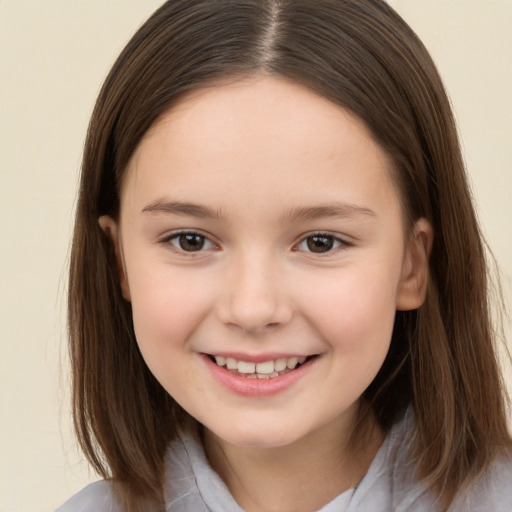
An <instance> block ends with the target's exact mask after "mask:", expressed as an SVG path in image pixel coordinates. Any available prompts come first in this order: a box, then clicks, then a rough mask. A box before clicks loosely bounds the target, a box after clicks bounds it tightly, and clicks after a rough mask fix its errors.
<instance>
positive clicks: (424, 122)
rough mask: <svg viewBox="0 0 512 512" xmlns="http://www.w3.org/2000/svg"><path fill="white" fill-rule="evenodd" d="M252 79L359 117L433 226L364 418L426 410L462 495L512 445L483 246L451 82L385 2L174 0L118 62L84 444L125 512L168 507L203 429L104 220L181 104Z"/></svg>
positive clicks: (83, 380)
mask: <svg viewBox="0 0 512 512" xmlns="http://www.w3.org/2000/svg"><path fill="white" fill-rule="evenodd" d="M255 74H266V75H271V76H277V77H284V78H286V79H289V80H292V81H295V82H297V83H300V84H302V85H304V86H306V87H308V88H310V89H311V90H313V91H315V92H316V93H318V94H320V95H322V96H323V97H325V98H327V99H329V100H330V101H332V102H334V103H335V104H337V105H340V106H341V107H343V108H346V109H348V110H349V111H351V112H353V113H354V114H355V115H357V116H358V117H359V118H360V119H361V120H362V121H363V122H364V123H365V124H366V126H367V127H368V129H369V130H370V132H371V133H372V135H373V137H374V139H375V140H376V141H377V142H378V144H380V146H381V147H382V148H383V149H384V150H385V151H386V152H387V154H388V155H389V157H390V158H391V160H392V162H393V164H394V166H393V173H394V178H395V181H396V183H397V185H398V188H399V191H400V196H401V200H402V204H403V209H404V212H405V216H406V218H407V222H408V223H409V225H410V226H411V225H412V223H413V222H414V220H416V219H418V218H420V217H425V218H427V219H428V220H429V221H430V222H431V224H432V226H433V229H434V233H435V235H434V244H433V249H432V253H431V258H430V278H429V279H430V281H429V285H428V291H427V297H426V301H425V304H424V305H423V306H422V307H421V308H420V309H419V310H416V311H411V312H397V316H396V321H395V328H394V332H393V337H392V341H391V348H390V351H389V354H388V356H387V358H386V361H385V363H384V365H383V367H382V368H381V370H380V372H379V374H378V375H377V377H376V379H375V380H374V382H373V383H372V384H371V386H370V387H369V388H368V389H367V390H366V392H365V393H364V395H363V403H364V404H365V406H366V410H367V411H371V412H372V414H374V415H375V417H376V419H377V421H378V422H379V424H380V426H381V427H382V428H383V429H385V430H388V429H389V428H390V427H391V426H392V425H393V423H395V422H396V421H397V419H398V417H399V415H400V414H401V413H402V412H403V410H404V408H405V407H408V406H410V407H412V409H413V411H414V415H415V429H416V430H415V436H414V445H413V448H412V455H413V456H414V457H415V458H416V459H417V461H418V465H419V468H420V474H419V475H418V478H424V479H425V481H427V482H428V483H429V485H431V486H432V488H433V489H436V490H438V491H439V492H441V491H442V490H444V489H454V490H457V489H460V488H461V486H463V485H465V484H467V483H468V482H470V481H471V480H472V479H473V478H475V477H476V476H477V475H478V474H480V473H481V472H482V471H484V470H485V469H486V468H488V466H489V464H490V463H491V462H492V460H493V459H494V458H495V457H496V456H497V455H498V454H499V452H500V451H503V450H505V448H506V447H507V446H508V445H509V437H508V434H507V426H506V412H505V401H504V395H505V392H504V388H503V384H502V382H501V379H500V373H499V367H498V364H497V359H496V355H495V350H494V347H493V335H492V326H491V322H490V319H489V302H488V295H487V294H488V289H487V288H488V283H487V270H486V262H485V254H484V247H483V242H482V237H481V234H480V230H479V226H478V223H477V220H476V216H475V212H474V208H473V205H472V201H471V196H470V192H469V189H468V185H467V179H466V175H465V170H464V165H463V160H462V157H461V152H460V148H459V143H458V137H457V133H456V129H455V124H454V120H453V115H452V112H451V108H450V104H449V101H448V99H447V96H446V93H445V91H444V88H443V85H442V82H441V80H440V78H439V75H438V73H437V71H436V68H435V66H434V64H433V62H432V60H431V58H430V56H429V55H428V52H427V51H426V49H425V48H424V46H423V45H422V43H421V42H420V41H419V39H418V38H417V36H416V35H415V34H414V33H413V31H412V30H411V29H410V28H409V27H408V26H407V24H406V23H405V22H404V21H403V20H402V19H401V18H400V17H399V16H398V14H396V13H395V12H394V11H393V10H392V9H391V8H390V7H389V6H388V5H387V4H386V3H385V2H384V1H381V0H216V1H212V0H170V1H168V2H167V3H165V4H164V5H163V6H162V7H161V8H160V9H158V10H157V11H156V12H155V13H154V14H153V16H152V17H151V18H150V19H149V20H148V21H147V22H146V23H145V24H144V25H143V26H142V27H141V28H140V29H139V30H138V32H137V33H136V34H135V35H134V37H133V38H132V39H131V41H130V42H129V43H128V45H127V46H126V48H125V49H124V50H123V51H122V53H121V55H120V56H119V58H118V59H117V61H116V63H115V64H114V66H113V68H112V70H111V72H110V74H109V75H108V77H107V79H106V81H105V84H104V86H103V88H102V90H101V92H100V94H99V97H98V100H97V103H96V106H95V109H94V112H93V115H92V119H91V121H90V126H89V130H88V135H87V140H86V144H85V150H84V157H83V165H82V173H81V183H80V192H79V199H78V205H77V213H76V224H75V231H74V238H73V246H72V253H71V269H70V286H69V334H70V352H71V362H72V371H73V403H74V421H75V428H76V431H77V435H78V439H79V441H80V443H81V446H82V448H83V450H84V452H85V454H86V455H87V457H88V459H89V461H90V462H91V464H92V465H93V467H94V468H95V469H96V470H97V471H98V472H99V473H100V474H101V475H102V476H103V477H104V478H111V479H112V481H113V482H114V483H115V485H116V489H117V492H118V495H119V498H120V501H121V503H123V504H124V505H123V506H124V508H125V509H126V510H133V511H136V510H149V509H150V507H153V508H154V509H159V508H161V507H162V503H163V473H164V462H163V461H164V454H165V449H166V446H167V445H168V444H169V442H170V441H171V440H172V439H173V438H174V437H175V436H176V433H177V429H178V428H179V427H180V428H183V425H184V424H186V423H187V422H189V423H192V420H191V419H190V418H189V417H188V415H187V414H186V413H185V412H184V411H183V410H182V409H181V408H180V406H178V405H177V404H176V402H175V401H174V400H173V399H172V397H170V396H169V395H168V394H167V393H166V391H165V390H164V389H163V388H162V387H161V386H160V384H159V383H158V382H157V381H156V379H155V378H154V377H153V375H152V374H151V373H150V371H149V370H148V368H147V367H146V365H145V363H144V361H143V359H142V357H141V354H140V352H139V350H138V347H137V342H136V339H135V335H134V331H133V326H132V318H131V306H130V304H129V303H128V302H127V301H125V300H124V299H123V296H122V293H121V288H120V285H119V278H118V271H117V268H116V262H115V255H114V253H113V248H112V246H111V243H110V242H109V240H108V238H107V237H106V236H105V235H104V234H103V233H102V231H101V229H100V227H99V225H98V217H99V216H101V215H104V214H109V215H111V216H113V217H114V218H116V217H117V216H118V214H119V204H120V201H119V190H120V185H121V183H122V179H123V173H124V172H125V169H126V167H127V164H128V162H129V160H130V158H131V156H132V155H133V153H134V151H135V149H136V148H137V146H138V144H139V143H140V141H141V139H142V137H143V136H144V134H145V133H146V132H147V130H148V128H149V127H150V126H152V125H153V123H154V122H155V121H156V120H157V119H158V118H159V117H160V116H162V115H163V114H164V113H165V112H166V111H167V110H168V109H169V108H172V106H173V105H174V104H176V102H177V101H179V99H180V98H181V97H182V96H183V95H184V94H185V93H187V92H189V91H191V90H194V89H198V88H201V87H205V86H211V85H215V84H217V83H222V81H223V80H224V81H225V80H226V79H230V78H236V77H248V76H252V75H255Z"/></svg>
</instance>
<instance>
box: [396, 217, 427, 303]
mask: <svg viewBox="0 0 512 512" xmlns="http://www.w3.org/2000/svg"><path fill="white" fill-rule="evenodd" d="M433 240H434V232H433V229H432V226H431V224H430V222H429V221H428V220H427V219H423V218H422V219H419V220H418V221H417V222H416V223H415V225H414V228H413V230H412V233H411V236H410V238H409V240H408V241H407V246H406V248H405V255H404V261H403V266H402V276H401V279H400V283H399V286H398V290H397V295H396V309H398V310H401V311H408V310H411V309H417V308H419V307H420V306H421V305H422V304H423V302H424V301H425V296H426V294H427V283H428V273H429V256H430V251H431V250H432V243H433Z"/></svg>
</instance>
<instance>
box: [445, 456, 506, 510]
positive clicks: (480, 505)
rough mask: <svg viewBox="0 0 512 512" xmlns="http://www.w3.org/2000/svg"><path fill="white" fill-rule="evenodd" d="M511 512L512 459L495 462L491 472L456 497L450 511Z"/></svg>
mask: <svg viewBox="0 0 512 512" xmlns="http://www.w3.org/2000/svg"><path fill="white" fill-rule="evenodd" d="M464 510H471V511H474V512H488V511H489V510H492V511H493V512H510V511H511V510H512V457H507V458H501V459H498V460H497V461H495V462H494V464H493V465H492V466H491V468H490V470H489V471H487V472H486V473H485V474H484V475H482V476H480V477H479V478H477V480H476V481H475V482H474V483H473V485H471V486H470V487H469V488H468V489H463V490H462V491H461V492H460V493H459V495H458V496H457V497H456V499H455V502H454V503H453V506H452V507H451V508H450V511H453V512H462V511H464Z"/></svg>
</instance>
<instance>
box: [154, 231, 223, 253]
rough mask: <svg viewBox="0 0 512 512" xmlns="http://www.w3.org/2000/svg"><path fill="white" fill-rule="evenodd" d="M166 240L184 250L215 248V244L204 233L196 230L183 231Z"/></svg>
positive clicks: (197, 250) (194, 250)
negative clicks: (201, 233)
mask: <svg viewBox="0 0 512 512" xmlns="http://www.w3.org/2000/svg"><path fill="white" fill-rule="evenodd" d="M164 241H165V242H168V243H170V244H171V245H172V246H173V247H174V248H175V249H177V250H179V251H183V252H199V251H202V250H205V249H213V248H215V245H214V244H213V242H211V241H210V240H208V238H206V237H205V236H204V235H200V234H199V233H194V232H184V233H183V232H182V233H177V234H175V235H172V236H170V237H167V238H166V239H165V240H164Z"/></svg>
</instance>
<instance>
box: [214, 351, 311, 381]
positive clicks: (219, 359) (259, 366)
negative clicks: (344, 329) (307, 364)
mask: <svg viewBox="0 0 512 512" xmlns="http://www.w3.org/2000/svg"><path fill="white" fill-rule="evenodd" d="M304 361H306V357H305V356H302V357H288V358H284V357H283V358H279V359H276V360H275V361H264V362H262V363H251V362H249V361H238V360H237V359H235V358H234V357H223V356H215V362H216V363H217V364H218V365H219V366H225V367H226V368H227V369H228V370H235V371H238V373H240V374H243V375H245V376H246V377H248V378H258V379H269V378H273V377H278V376H279V375H280V373H279V372H281V374H282V372H284V373H286V372H287V371H290V370H294V369H295V368H296V367H297V365H298V364H302V363H304Z"/></svg>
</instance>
